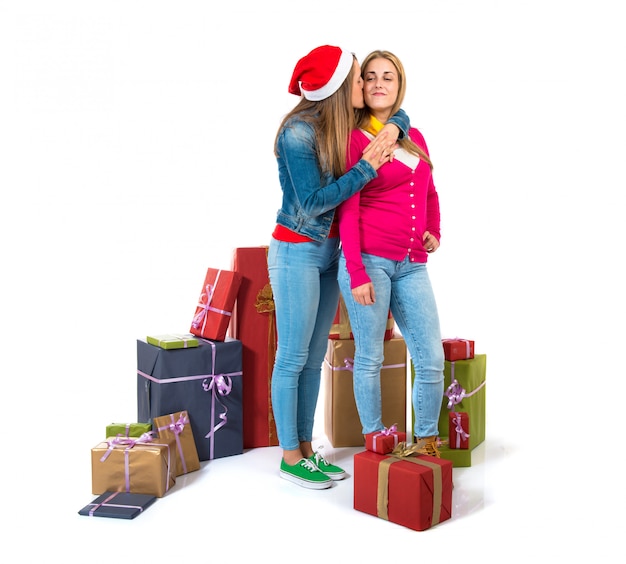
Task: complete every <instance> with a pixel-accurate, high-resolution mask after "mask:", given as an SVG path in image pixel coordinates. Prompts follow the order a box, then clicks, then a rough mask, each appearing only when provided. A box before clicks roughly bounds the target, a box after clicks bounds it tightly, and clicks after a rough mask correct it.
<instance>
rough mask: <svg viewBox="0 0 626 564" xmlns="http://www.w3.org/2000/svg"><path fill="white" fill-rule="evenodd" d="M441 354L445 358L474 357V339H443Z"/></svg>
mask: <svg viewBox="0 0 626 564" xmlns="http://www.w3.org/2000/svg"><path fill="white" fill-rule="evenodd" d="M442 344H443V354H444V356H445V358H446V360H450V361H452V360H465V359H468V358H474V341H470V340H469V339H459V338H454V339H443V341H442Z"/></svg>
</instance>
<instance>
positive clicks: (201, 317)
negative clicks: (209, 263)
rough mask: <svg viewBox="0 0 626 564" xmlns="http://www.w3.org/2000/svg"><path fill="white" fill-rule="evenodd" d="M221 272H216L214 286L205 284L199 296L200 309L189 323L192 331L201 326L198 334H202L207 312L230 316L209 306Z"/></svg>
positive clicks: (227, 312)
mask: <svg viewBox="0 0 626 564" xmlns="http://www.w3.org/2000/svg"><path fill="white" fill-rule="evenodd" d="M221 272H222V271H221V270H218V271H217V275H216V276H215V283H214V284H211V283H209V284H207V285H206V286H205V291H204V292H203V293H202V294H200V302H199V303H198V306H197V307H198V308H200V309H199V310H198V312H197V313H196V315H195V316H194V318H193V321H192V322H191V326H192V327H193V328H194V329H198V328H199V327H200V325H202V329H201V330H200V333H204V330H205V327H206V322H207V314H208V312H209V311H213V312H215V313H220V314H222V315H232V312H230V311H225V310H223V309H218V308H216V307H213V306H212V305H211V301H212V300H213V294H214V292H215V288H217V282H218V280H219V278H220V274H221ZM205 296H206V302H205V301H204V297H205Z"/></svg>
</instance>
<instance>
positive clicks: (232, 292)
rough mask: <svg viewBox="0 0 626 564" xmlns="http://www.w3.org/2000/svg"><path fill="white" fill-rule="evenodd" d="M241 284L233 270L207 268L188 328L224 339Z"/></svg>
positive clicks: (203, 334)
mask: <svg viewBox="0 0 626 564" xmlns="http://www.w3.org/2000/svg"><path fill="white" fill-rule="evenodd" d="M240 284H241V276H240V275H239V274H237V273H236V272H231V271H230V270H217V269H215V268H208V269H207V273H206V276H205V278H204V283H203V284H202V291H201V292H200V298H199V299H198V305H197V306H196V313H195V315H194V317H193V320H192V321H191V328H190V329H189V332H190V333H191V334H193V335H196V337H203V338H205V339H210V340H211V341H223V340H225V339H226V332H227V331H228V325H229V324H230V321H231V317H232V313H233V307H234V305H235V301H236V299H237V292H238V291H239V285H240Z"/></svg>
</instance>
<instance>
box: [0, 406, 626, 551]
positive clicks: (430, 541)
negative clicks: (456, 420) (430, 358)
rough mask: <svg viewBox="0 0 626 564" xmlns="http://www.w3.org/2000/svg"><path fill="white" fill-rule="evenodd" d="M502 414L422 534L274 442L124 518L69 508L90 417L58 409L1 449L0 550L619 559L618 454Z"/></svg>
mask: <svg viewBox="0 0 626 564" xmlns="http://www.w3.org/2000/svg"><path fill="white" fill-rule="evenodd" d="M104 409H105V410H106V406H104ZM105 412H106V411H102V406H101V407H100V408H97V407H95V405H94V411H93V413H91V414H89V416H90V417H91V418H94V417H95V418H102V417H104V415H102V413H105ZM83 415H86V413H84V414H83ZM510 415H512V414H507V411H506V409H502V404H501V403H500V402H497V403H496V402H493V403H492V404H489V402H488V422H487V439H486V441H485V442H484V443H483V444H482V445H480V446H479V447H477V448H476V449H475V450H474V451H473V453H472V455H473V464H472V466H471V467H469V468H457V469H454V471H453V479H454V490H453V512H454V513H453V517H452V519H450V520H448V521H445V522H443V523H441V524H439V525H438V526H436V527H434V528H432V529H429V530H427V531H423V532H416V531H413V530H410V529H407V528H405V527H402V526H399V525H396V524H394V523H390V522H387V521H384V520H382V519H379V518H377V517H373V516H370V515H367V514H364V513H361V512H358V511H356V510H354V509H353V507H352V500H353V489H352V488H353V480H352V478H351V477H348V478H347V479H345V480H343V481H341V482H337V483H336V484H334V486H333V487H332V488H331V489H329V490H323V491H313V490H307V489H304V488H300V487H298V486H295V485H293V484H291V483H289V482H287V481H285V480H282V479H280V478H279V476H278V471H277V470H278V464H279V459H280V450H279V449H278V447H266V448H257V449H251V450H248V451H246V452H244V453H243V454H242V455H237V456H233V457H228V458H223V459H218V460H213V461H206V462H203V463H202V467H201V469H200V470H199V471H197V472H194V473H191V474H188V475H186V476H181V477H179V478H178V479H177V483H176V485H175V487H174V488H173V489H172V490H171V491H170V492H169V493H168V494H167V495H166V496H164V497H163V498H159V499H157V501H156V503H155V504H154V505H152V506H151V507H150V508H148V509H147V510H146V512H145V513H143V514H141V515H139V516H138V517H137V518H136V519H134V520H118V519H105V518H95V517H84V516H79V515H78V513H77V512H78V510H79V509H80V508H81V507H83V506H85V505H86V504H87V503H89V502H91V501H92V499H93V498H94V497H95V496H93V495H92V494H91V490H90V487H91V474H90V471H91V470H90V460H89V449H90V446H93V445H95V444H96V442H97V440H100V439H99V438H97V440H95V439H94V440H92V443H93V444H92V443H90V442H89V441H90V438H89V436H91V439H93V432H94V431H93V429H91V428H90V427H89V424H86V425H85V426H83V425H81V423H80V418H79V419H77V420H74V421H70V420H68V422H69V424H71V426H72V427H73V428H74V430H75V432H70V431H69V429H68V428H65V429H62V428H58V429H57V432H55V433H52V434H51V435H49V436H39V437H37V436H32V434H30V433H29V434H28V435H30V436H24V438H23V439H24V440H23V441H21V442H20V445H19V446H20V447H22V448H23V450H24V451H25V452H29V453H30V455H31V461H30V462H29V461H28V460H24V459H23V458H22V457H21V456H20V455H19V452H20V449H18V450H17V451H16V454H12V451H11V450H10V449H7V450H5V452H4V457H3V460H4V461H5V464H4V465H3V466H4V470H3V475H4V476H5V477H8V476H10V479H5V480H4V489H5V493H4V496H3V497H4V498H5V504H4V509H5V512H4V518H5V523H8V528H5V529H4V530H5V531H10V534H9V535H6V534H5V535H3V537H4V539H3V548H4V549H5V550H6V554H11V553H12V552H13V553H15V554H16V555H17V556H16V557H15V558H13V559H10V560H6V559H3V561H4V562H20V563H22V562H24V563H39V562H43V561H46V560H47V559H48V558H49V557H52V556H55V557H58V558H60V559H61V561H62V562H64V563H74V562H85V563H100V562H102V563H104V562H109V563H110V562H114V561H115V562H122V563H125V562H133V563H136V562H141V561H144V562H159V563H161V562H232V561H235V562H239V561H244V560H245V561H251V560H252V559H254V558H256V557H259V558H267V557H270V558H271V559H272V561H275V562H294V561H297V560H298V559H303V560H306V561H316V560H317V561H319V560H320V559H321V560H323V561H327V562H333V561H337V560H338V559H341V560H346V559H347V558H353V559H354V560H355V561H359V562H374V561H382V559H384V560H386V561H389V560H390V559H393V560H394V561H407V559H408V560H409V561H415V560H419V561H425V560H427V559H428V560H431V561H433V560H434V559H435V558H437V559H438V560H444V559H445V560H456V561H462V562H482V561H484V560H486V561H492V560H495V559H496V558H506V560H507V561H509V562H526V561H527V560H528V558H536V559H537V561H538V562H547V561H549V560H548V558H553V557H554V558H556V559H557V560H556V561H559V562H561V561H565V559H566V558H568V557H570V556H572V557H573V556H576V557H577V558H583V557H594V558H598V557H606V559H605V560H604V561H605V562H618V561H623V559H621V560H620V559H619V558H618V557H617V556H616V555H617V554H619V552H621V551H617V550H616V549H615V548H612V547H615V546H617V544H618V542H619V539H620V537H619V536H618V535H619V534H621V532H620V531H621V529H622V527H623V524H624V519H623V516H621V515H619V514H618V515H616V516H611V513H615V511H616V510H618V508H619V507H618V506H614V505H613V503H611V495H613V493H612V492H613V487H612V485H611V484H610V477H609V472H611V471H612V470H615V464H610V463H609V462H608V461H609V460H610V458H604V459H603V458H602V457H596V456H593V455H590V454H584V455H582V456H581V453H576V452H573V451H572V452H571V453H569V454H571V457H570V460H569V464H563V452H559V449H558V445H557V444H556V442H555V444H553V445H544V446H543V452H542V453H541V452H539V451H538V450H537V447H538V445H537V444H535V445H523V444H521V443H519V442H516V441H515V440H511V439H510V438H509V439H506V438H505V433H500V432H499V430H501V431H504V429H507V433H508V432H511V430H513V431H512V432H513V436H520V435H519V434H518V433H517V431H516V429H517V427H516V426H515V425H514V424H513V425H511V417H510ZM59 417H60V419H61V418H62V414H59ZM512 419H516V417H513V418H512ZM104 421H106V422H107V423H109V422H110V421H108V420H106V419H104ZM317 421H318V425H319V424H320V423H321V422H322V421H323V417H321V415H318V418H317ZM17 423H19V422H17ZM85 429H86V430H85ZM314 444H315V446H317V447H321V448H322V449H323V452H324V454H325V455H326V456H327V457H328V458H329V459H330V460H332V461H334V462H336V463H338V464H340V465H342V466H343V467H345V468H346V469H347V470H348V472H349V473H350V474H351V473H352V468H353V462H352V460H353V459H352V457H353V455H354V454H355V453H356V452H359V451H360V450H361V449H359V448H340V449H333V448H332V447H331V446H330V444H329V443H328V441H327V439H326V437H325V435H324V434H323V433H322V432H320V431H319V430H317V431H316V436H315V438H314ZM37 445H42V448H39V447H38V446H37ZM529 446H530V447H531V448H527V447H529ZM546 446H548V448H546ZM14 458H15V459H14ZM34 460H36V463H33V461H34ZM559 460H560V462H559ZM605 480H607V482H606V483H605ZM604 490H606V491H604ZM615 495H621V496H622V497H623V494H621V493H620V492H616V494H615ZM7 503H8V505H7Z"/></svg>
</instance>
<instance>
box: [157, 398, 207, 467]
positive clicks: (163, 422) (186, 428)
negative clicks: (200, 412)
mask: <svg viewBox="0 0 626 564" xmlns="http://www.w3.org/2000/svg"><path fill="white" fill-rule="evenodd" d="M154 430H155V431H156V432H157V433H158V434H159V438H161V437H164V438H166V439H173V440H174V442H175V444H176V476H182V475H183V474H188V473H189V472H195V471H196V470H199V469H200V459H199V458H198V449H197V448H196V442H195V440H194V438H193V431H192V429H191V422H190V421H189V415H188V413H187V412H186V411H178V412H176V413H170V414H169V415H162V416H160V417H155V418H154Z"/></svg>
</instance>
